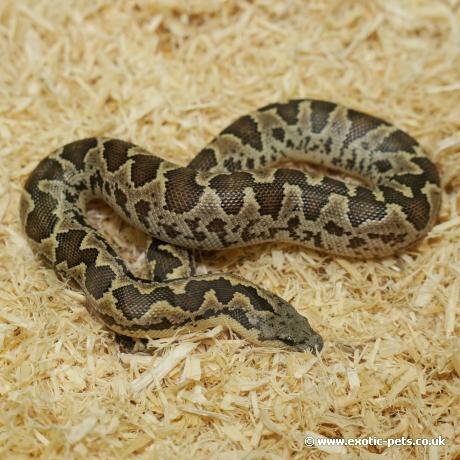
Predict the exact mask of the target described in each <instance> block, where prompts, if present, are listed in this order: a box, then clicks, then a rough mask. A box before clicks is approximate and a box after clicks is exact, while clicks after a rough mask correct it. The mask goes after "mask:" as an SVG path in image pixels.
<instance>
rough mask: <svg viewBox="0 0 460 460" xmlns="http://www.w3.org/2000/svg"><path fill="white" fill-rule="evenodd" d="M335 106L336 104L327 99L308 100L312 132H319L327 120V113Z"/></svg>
mask: <svg viewBox="0 0 460 460" xmlns="http://www.w3.org/2000/svg"><path fill="white" fill-rule="evenodd" d="M336 108H337V104H334V103H333V102H327V101H311V102H310V123H311V130H312V132H314V133H320V132H321V131H322V130H323V129H324V128H325V127H326V125H327V123H328V121H329V115H330V114H331V113H332V112H333V111H334V110H335V109H336Z"/></svg>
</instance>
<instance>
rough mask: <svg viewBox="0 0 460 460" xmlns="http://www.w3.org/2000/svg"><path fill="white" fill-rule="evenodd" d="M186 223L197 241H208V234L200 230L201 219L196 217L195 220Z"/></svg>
mask: <svg viewBox="0 0 460 460" xmlns="http://www.w3.org/2000/svg"><path fill="white" fill-rule="evenodd" d="M184 221H185V223H186V224H187V226H188V228H189V229H190V231H191V232H192V234H193V238H194V239H195V240H196V241H204V240H205V239H206V234H205V233H203V232H202V231H200V230H198V228H199V226H200V218H199V217H196V218H194V219H184Z"/></svg>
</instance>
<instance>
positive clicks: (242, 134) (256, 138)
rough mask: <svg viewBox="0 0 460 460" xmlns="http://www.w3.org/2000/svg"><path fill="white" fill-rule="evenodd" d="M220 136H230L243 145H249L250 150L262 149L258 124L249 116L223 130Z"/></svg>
mask: <svg viewBox="0 0 460 460" xmlns="http://www.w3.org/2000/svg"><path fill="white" fill-rule="evenodd" d="M222 134H231V135H233V136H235V137H237V138H238V139H240V140H241V141H242V142H243V144H245V145H250V146H251V147H252V148H254V149H256V150H258V151H261V150H262V149H263V145H262V136H261V135H260V132H259V130H258V124H257V123H256V121H255V120H254V119H253V118H252V117H251V116H250V115H245V116H244V117H241V118H239V119H238V120H236V121H235V122H234V123H232V124H231V125H230V126H229V127H228V128H225V129H224V130H223V131H222V132H221V135H222Z"/></svg>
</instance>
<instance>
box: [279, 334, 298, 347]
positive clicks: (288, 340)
mask: <svg viewBox="0 0 460 460" xmlns="http://www.w3.org/2000/svg"><path fill="white" fill-rule="evenodd" d="M281 341H282V342H284V343H285V344H286V345H288V346H290V347H293V346H294V345H295V340H294V337H292V336H290V335H287V336H286V337H283V338H282V339H281Z"/></svg>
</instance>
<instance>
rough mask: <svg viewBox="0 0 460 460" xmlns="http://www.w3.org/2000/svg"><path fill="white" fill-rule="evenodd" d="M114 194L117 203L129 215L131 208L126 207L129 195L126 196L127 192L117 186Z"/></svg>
mask: <svg viewBox="0 0 460 460" xmlns="http://www.w3.org/2000/svg"><path fill="white" fill-rule="evenodd" d="M113 195H114V197H115V202H116V203H117V205H118V206H119V207H120V208H121V209H122V211H123V212H124V213H125V215H126V216H127V217H129V216H130V215H131V213H130V212H129V209H128V208H127V207H126V203H127V202H128V197H127V196H126V193H125V192H123V190H121V189H120V188H119V187H118V186H116V187H115V192H114V194H113Z"/></svg>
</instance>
